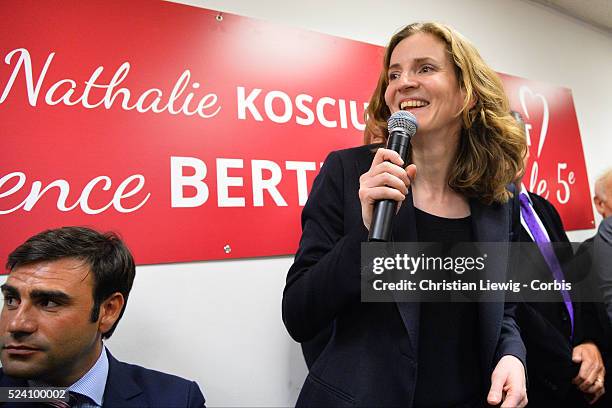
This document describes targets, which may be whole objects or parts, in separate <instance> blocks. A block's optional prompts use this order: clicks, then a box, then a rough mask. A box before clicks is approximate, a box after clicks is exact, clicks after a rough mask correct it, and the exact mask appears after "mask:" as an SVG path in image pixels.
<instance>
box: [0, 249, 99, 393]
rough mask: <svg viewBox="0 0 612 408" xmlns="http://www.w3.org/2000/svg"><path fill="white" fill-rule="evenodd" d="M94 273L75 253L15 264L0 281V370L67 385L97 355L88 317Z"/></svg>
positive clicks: (96, 327)
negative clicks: (0, 302) (0, 303)
mask: <svg viewBox="0 0 612 408" xmlns="http://www.w3.org/2000/svg"><path fill="white" fill-rule="evenodd" d="M92 288H93V276H92V273H91V272H90V268H89V266H88V265H87V264H86V263H85V262H83V261H80V260H77V259H74V258H65V259H60V260H56V261H45V262H39V263H32V264H28V265H24V266H20V267H17V268H15V269H14V270H13V271H12V272H11V274H10V275H9V277H8V279H7V281H6V283H5V284H4V285H3V286H2V294H3V296H4V306H3V308H2V313H1V314H0V347H1V350H0V360H2V368H3V370H4V373H5V374H7V375H10V376H13V377H17V378H24V379H33V380H39V381H42V382H45V383H48V384H50V385H55V386H69V385H71V384H72V383H73V382H74V381H76V380H78V379H79V378H80V377H81V376H82V375H84V374H85V373H86V372H87V371H88V370H89V369H90V368H91V367H92V366H93V364H94V363H95V361H96V360H97V358H98V357H99V355H100V351H101V347H102V342H101V333H100V330H99V321H100V319H98V321H97V322H93V323H92V322H91V320H90V318H91V310H92V307H93V291H92Z"/></svg>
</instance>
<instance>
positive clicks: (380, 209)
mask: <svg viewBox="0 0 612 408" xmlns="http://www.w3.org/2000/svg"><path fill="white" fill-rule="evenodd" d="M387 127H388V129H389V139H388V140H387V149H390V150H393V151H396V152H398V153H399V155H400V157H401V158H402V160H403V161H404V167H406V166H407V165H408V153H409V151H410V139H412V136H414V134H415V133H416V131H417V121H416V117H415V116H414V115H413V114H412V113H410V112H406V111H398V112H395V113H394V114H393V115H391V117H390V118H389V120H388V121H387ZM396 209H397V201H395V200H391V199H387V200H379V201H377V202H376V203H375V204H374V213H373V214H372V223H371V224H370V234H369V236H368V240H369V241H370V242H387V241H389V239H390V238H391V224H392V222H393V216H394V215H395V211H396Z"/></svg>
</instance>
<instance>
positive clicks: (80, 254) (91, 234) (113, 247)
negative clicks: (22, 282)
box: [6, 227, 136, 339]
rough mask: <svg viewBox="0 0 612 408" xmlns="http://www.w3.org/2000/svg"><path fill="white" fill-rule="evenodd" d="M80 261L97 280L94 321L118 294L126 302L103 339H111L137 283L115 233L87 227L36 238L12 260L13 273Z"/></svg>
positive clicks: (129, 257) (9, 265)
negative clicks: (37, 265)
mask: <svg viewBox="0 0 612 408" xmlns="http://www.w3.org/2000/svg"><path fill="white" fill-rule="evenodd" d="M62 258H76V259H79V260H82V261H84V262H86V263H87V264H88V265H89V267H90V269H91V273H92V276H93V282H94V283H93V299H94V306H93V308H92V310H91V321H92V322H95V321H96V320H98V316H99V314H100V305H101V304H102V302H103V301H104V300H106V299H107V298H108V297H109V296H111V295H112V294H113V293H115V292H119V293H121V294H122V295H123V298H124V299H125V304H124V305H123V309H122V310H121V313H120V314H119V318H118V319H117V321H116V322H115V324H114V325H113V327H111V328H110V330H108V331H107V332H106V333H102V338H105V339H106V338H109V337H110V336H111V335H112V334H113V332H114V331H115V328H116V327H117V323H119V320H121V316H123V312H124V311H125V306H126V305H127V300H128V296H129V294H130V290H131V289H132V283H133V282H134V275H135V274H136V268H135V266H134V259H133V258H132V254H131V253H130V251H129V249H128V248H127V247H126V246H125V244H124V243H123V242H122V241H121V239H120V238H119V237H118V236H117V234H115V233H113V232H106V233H104V234H102V233H99V232H97V231H94V230H92V229H90V228H86V227H63V228H58V229H52V230H47V231H44V232H41V233H40V234H37V235H34V236H33V237H31V238H29V239H28V240H27V241H26V242H24V243H23V244H21V245H20V246H19V247H17V248H16V249H15V250H14V251H13V252H11V254H10V255H9V257H8V262H7V263H6V268H7V269H8V270H9V271H12V270H13V269H15V268H17V267H19V266H22V265H26V264H31V263H34V262H42V261H54V260H58V259H62Z"/></svg>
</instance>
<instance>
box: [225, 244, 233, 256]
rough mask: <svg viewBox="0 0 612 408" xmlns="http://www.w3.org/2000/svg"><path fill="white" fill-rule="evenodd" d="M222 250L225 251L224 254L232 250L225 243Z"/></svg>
mask: <svg viewBox="0 0 612 408" xmlns="http://www.w3.org/2000/svg"><path fill="white" fill-rule="evenodd" d="M223 250H224V251H225V253H226V254H229V253H231V252H232V247H231V246H229V245H227V244H226V245H225V246H224V247H223Z"/></svg>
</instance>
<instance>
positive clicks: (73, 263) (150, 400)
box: [0, 227, 204, 407]
mask: <svg viewBox="0 0 612 408" xmlns="http://www.w3.org/2000/svg"><path fill="white" fill-rule="evenodd" d="M7 269H8V270H9V271H10V275H9V276H8V279H7V281H6V283H5V284H4V285H2V286H1V289H2V294H3V297H4V306H3V308H2V313H1V315H0V347H1V352H0V359H1V360H2V369H1V370H0V387H28V386H53V387H68V390H69V391H70V396H71V404H72V405H71V406H74V407H203V406H204V397H203V395H202V393H201V391H200V389H199V387H198V385H197V384H196V383H195V382H193V381H187V380H185V379H182V378H179V377H175V376H172V375H169V374H164V373H160V372H157V371H153V370H148V369H145V368H142V367H139V366H136V365H131V364H126V363H122V362H119V361H117V360H116V359H115V358H114V357H113V356H112V355H111V354H110V352H109V351H108V350H107V349H106V347H105V346H104V343H103V340H104V339H107V338H109V337H110V336H111V335H112V333H113V331H114V330H115V328H116V327H117V323H118V322H119V320H120V319H121V316H122V314H123V312H124V310H125V305H126V302H127V299H128V295H129V293H130V289H131V288H132V282H133V281H134V275H135V267H134V261H133V259H132V255H131V254H130V252H129V250H128V249H127V247H126V246H125V245H124V244H123V242H122V241H121V240H120V239H119V238H118V237H117V236H116V235H114V234H112V233H107V234H100V233H98V232H96V231H94V230H91V229H88V228H79V227H65V228H60V229H56V230H49V231H45V232H43V233H41V234H38V235H36V236H33V237H31V238H30V239H28V240H27V241H26V242H25V243H23V244H22V245H21V246H19V247H18V248H17V249H15V250H14V251H13V252H12V253H11V254H10V255H9V258H8V262H7ZM168 351H169V352H171V350H168ZM5 406H7V407H8V406H10V405H9V404H7V405H5ZM14 406H15V407H19V406H23V404H19V403H15V404H14Z"/></svg>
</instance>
